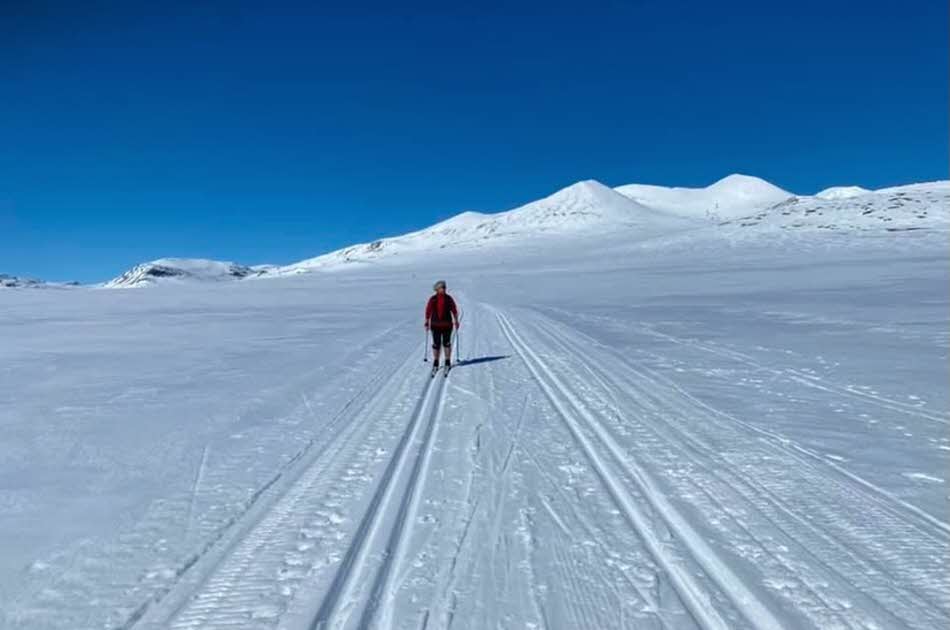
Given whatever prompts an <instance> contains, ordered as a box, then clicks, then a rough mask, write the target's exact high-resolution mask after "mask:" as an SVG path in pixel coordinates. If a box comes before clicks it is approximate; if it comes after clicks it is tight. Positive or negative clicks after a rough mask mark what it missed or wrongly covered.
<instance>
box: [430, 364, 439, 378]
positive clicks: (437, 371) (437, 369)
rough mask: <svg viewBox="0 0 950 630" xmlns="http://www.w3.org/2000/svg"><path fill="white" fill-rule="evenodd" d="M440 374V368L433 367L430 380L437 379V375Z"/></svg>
mask: <svg viewBox="0 0 950 630" xmlns="http://www.w3.org/2000/svg"><path fill="white" fill-rule="evenodd" d="M438 373H439V366H438V365H433V366H432V373H431V374H430V375H429V378H435V375H436V374H438Z"/></svg>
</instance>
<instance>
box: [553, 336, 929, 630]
mask: <svg viewBox="0 0 950 630" xmlns="http://www.w3.org/2000/svg"><path fill="white" fill-rule="evenodd" d="M537 329H538V330H539V331H542V332H544V334H545V337H546V338H547V339H548V340H549V341H551V342H554V343H555V344H557V345H558V346H560V348H561V349H562V350H563V351H564V352H565V353H566V354H568V355H570V356H572V357H574V358H575V360H578V361H580V363H581V365H582V367H584V369H586V370H587V371H588V372H589V373H590V375H591V376H592V377H593V378H594V379H595V380H596V381H598V382H599V383H600V384H601V386H602V387H603V388H604V390H605V391H606V392H611V391H619V392H624V395H629V396H633V397H634V398H640V399H641V404H644V405H646V406H647V407H652V406H653V403H651V402H650V396H651V395H653V396H656V397H660V398H661V396H659V394H658V392H661V391H663V390H664V389H668V390H670V391H672V392H674V393H675V394H676V395H677V396H679V397H681V398H682V404H681V405H674V406H673V407H671V408H670V410H669V412H670V413H674V414H677V415H679V414H684V416H683V417H695V418H696V423H695V424H698V425H700V426H705V425H706V424H707V423H708V424H709V426H715V425H716V424H720V425H722V427H723V430H730V428H729V427H728V425H725V424H723V420H722V419H717V416H724V417H725V419H727V421H731V422H734V423H736V424H737V425H738V426H741V427H742V428H744V429H749V430H750V433H752V434H753V435H755V434H766V435H768V436H769V437H770V438H771V439H766V440H759V441H758V444H759V445H760V446H766V447H768V448H771V449H773V452H776V453H778V454H780V455H784V456H786V457H791V458H792V460H793V461H795V462H797V464H796V465H795V466H794V470H796V471H799V474H801V475H802V476H805V477H807V478H809V479H810V481H808V482H807V484H808V485H809V486H810V487H815V488H816V489H818V488H820V489H822V490H826V489H829V488H835V487H841V486H840V485H839V481H840V482H844V485H845V486H848V488H847V489H845V488H842V490H846V491H850V492H851V494H846V495H843V496H842V499H844V498H845V497H848V498H849V499H851V498H852V497H853V496H854V494H856V495H857V496H863V499H862V503H864V502H866V503H865V505H866V506H867V508H866V510H865V511H867V510H876V509H882V510H884V512H883V513H878V516H877V517H875V518H874V522H875V523H877V524H878V526H879V527H885V526H886V527H889V528H893V527H897V528H901V527H903V528H911V529H914V530H916V531H917V532H918V533H919V534H922V535H924V536H926V537H927V538H929V539H930V541H920V543H921V544H922V546H918V547H914V548H913V549H908V550H907V551H906V552H905V553H906V554H923V555H926V554H928V553H930V554H937V555H940V554H941V550H943V551H945V550H946V548H947V536H946V534H945V532H944V531H943V527H941V525H943V523H942V521H939V520H937V519H934V518H933V517H930V516H929V515H928V514H926V513H923V512H922V511H920V510H918V509H917V508H916V507H914V506H910V505H908V504H905V503H904V502H903V501H900V500H899V499H897V498H896V497H893V495H890V494H886V493H885V495H883V496H881V495H879V493H878V492H877V491H876V490H879V489H877V488H876V486H875V487H873V489H870V490H871V492H870V493H869V492H868V490H869V489H868V488H865V487H864V484H862V483H860V481H863V480H861V479H860V478H857V479H858V481H859V483H857V484H854V483H853V482H854V481H855V479H852V478H851V476H848V475H845V476H843V477H838V476H837V473H838V472H841V471H840V470H839V468H840V467H838V466H832V467H831V468H830V469H829V468H826V469H825V471H826V474H830V475H831V476H832V477H831V478H825V479H821V478H815V474H820V472H821V468H820V467H819V468H818V469H815V470H814V472H811V471H812V468H813V467H814V466H815V465H816V462H815V461H812V460H809V459H805V458H803V457H802V455H803V454H805V455H809V456H811V455H812V454H811V453H810V452H809V451H807V450H806V449H802V448H800V447H797V445H795V444H794V442H791V441H790V440H788V439H784V438H783V439H776V437H775V435H774V434H772V433H771V432H768V431H764V430H761V429H759V428H758V427H754V426H752V425H749V424H748V423H746V422H743V421H741V420H739V419H737V418H734V417H733V416H729V415H728V414H723V413H722V412H718V410H715V409H713V408H710V407H708V406H707V405H705V404H703V403H701V401H698V400H696V399H695V398H694V397H692V396H691V395H689V394H688V393H687V392H685V391H684V390H682V389H681V388H679V387H678V386H676V385H675V384H674V383H672V382H669V381H668V379H666V378H664V377H662V376H661V375H659V374H657V373H654V372H653V371H652V370H649V369H648V368H645V367H643V366H641V367H640V369H641V370H646V371H648V372H649V374H650V376H648V375H647V374H643V373H641V372H640V371H639V370H634V369H633V368H632V367H630V366H627V365H626V364H625V363H624V362H623V361H622V359H620V358H619V357H612V355H610V356H609V358H611V359H614V360H616V361H617V363H616V364H615V365H616V369H615V370H604V369H602V368H600V367H598V364H597V362H594V361H592V360H591V359H590V357H589V356H587V354H588V352H589V350H585V348H584V347H583V346H584V344H581V343H579V342H575V341H574V340H572V339H571V338H570V337H571V335H569V334H567V332H566V331H564V330H560V326H558V328H557V329H555V328H554V325H553V323H552V322H547V323H544V320H542V321H539V322H537ZM572 332H573V331H572ZM573 334H575V335H577V336H578V337H584V336H583V335H582V334H580V333H576V332H573ZM584 339H585V341H586V342H587V344H590V343H594V340H590V339H587V338H586V337H584ZM605 352H607V353H608V355H609V350H607V349H605ZM603 356H604V355H602V358H603ZM626 371H630V372H631V374H633V375H635V376H636V378H635V379H634V380H631V379H630V378H629V377H627V378H625V377H624V376H623V375H622V374H623V373H624V372H626ZM641 391H642V393H641ZM647 392H652V394H649V393H647ZM689 405H692V406H690V407H688V406H689ZM657 411H662V410H657ZM709 414H714V415H712V417H709ZM665 415H666V414H665V413H659V414H658V415H656V416H655V417H656V418H658V419H659V418H664V417H665ZM685 426H686V425H684V424H683V423H676V422H670V421H669V420H666V421H665V422H663V427H662V429H661V427H659V426H653V427H652V430H653V431H654V433H655V434H656V436H657V437H658V438H660V439H666V440H667V441H670V440H671V439H672V442H673V443H675V444H679V446H678V447H677V449H678V451H679V453H680V457H681V458H682V459H683V461H693V462H694V463H695V465H696V466H697V467H698V468H707V469H708V467H707V462H708V461H710V459H711V460H712V461H716V462H717V465H716V466H715V467H713V468H712V469H708V473H707V475H708V479H713V478H715V479H716V480H718V481H719V482H721V484H723V486H722V487H723V488H727V489H728V490H727V491H728V492H730V493H733V494H736V495H737V496H738V497H740V500H743V501H745V502H748V505H749V507H750V508H752V509H753V510H756V511H757V512H759V513H760V514H761V516H762V517H763V518H764V519H767V522H768V523H769V526H770V527H772V528H774V530H775V531H776V532H777V533H784V534H785V535H788V536H789V537H791V538H792V539H793V540H794V538H795V537H794V535H793V534H792V532H790V531H788V529H787V528H788V527H789V525H792V526H794V527H795V528H798V530H799V531H804V532H808V533H809V535H810V538H809V539H808V541H803V542H801V543H800V544H801V553H802V554H804V555H806V556H809V557H811V558H812V561H813V566H815V567H822V569H821V570H823V571H825V572H826V574H827V575H828V579H831V580H833V581H836V582H837V584H839V585H840V586H842V587H844V588H847V589H859V591H860V592H855V591H854V590H851V596H852V597H855V598H857V599H861V598H863V597H865V596H867V595H869V594H871V593H874V594H877V595H881V596H886V597H892V598H897V599H898V600H899V601H900V602H901V605H902V608H901V611H902V612H903V614H904V615H905V616H906V615H908V614H909V615H914V614H915V611H916V613H917V614H918V615H926V616H928V617H929V618H930V622H931V623H938V624H943V623H946V621H947V617H946V607H945V604H941V603H939V602H937V601H935V600H933V599H932V598H931V597H928V596H927V595H925V594H923V593H919V592H915V591H913V590H911V589H910V588H908V585H907V583H906V579H904V578H902V576H901V575H896V574H894V572H893V568H890V567H888V566H886V565H885V564H882V559H881V558H878V557H877V556H876V554H872V555H863V554H860V553H858V552H857V551H856V550H852V549H851V548H850V547H849V545H848V544H847V543H846V542H845V541H842V540H839V539H837V538H836V537H835V536H834V534H833V533H832V532H827V531H824V530H823V529H821V528H819V527H817V526H816V525H815V524H814V523H812V522H811V520H809V519H806V518H803V517H802V516H801V511H802V507H801V506H797V507H796V506H792V505H790V503H789V501H788V500H787V498H786V497H784V495H783V493H781V492H776V491H775V489H774V488H772V486H774V485H775V484H774V483H772V482H771V481H768V480H765V479H762V480H759V479H755V478H752V477H749V476H747V475H741V474H738V473H737V472H735V471H733V470H732V469H731V467H730V466H729V465H728V464H727V462H725V461H722V459H721V458H720V457H719V456H718V455H717V454H716V453H714V452H712V451H710V448H709V446H708V445H706V444H705V443H704V442H703V441H702V439H701V438H699V437H697V436H694V435H692V434H691V433H690V432H689V431H687V430H686V429H685ZM667 434H668V435H667ZM740 448H741V447H740ZM756 448H758V447H756ZM697 455H699V456H700V457H699V458H698V459H697ZM814 459H818V460H819V461H820V462H821V463H828V462H826V461H825V460H823V459H821V458H818V457H817V456H814ZM819 466H820V465H819ZM845 472H846V471H845ZM803 483H805V482H803ZM702 492H704V493H707V491H706V490H702ZM707 496H708V498H709V499H710V500H712V501H714V502H715V501H717V499H715V498H714V497H712V496H710V495H708V493H707ZM770 513H771V514H772V516H769V514H770ZM922 516H926V517H929V518H922ZM776 519H777V520H776ZM743 529H745V527H743ZM745 531H746V533H747V534H749V535H750V536H752V537H753V538H755V536H754V535H753V534H752V532H750V531H748V530H747V529H745ZM904 531H907V530H906V529H905V530H904ZM895 538H900V536H896V535H895ZM931 541H932V542H931ZM895 544H897V543H896V542H895ZM835 554H844V555H843V556H842V557H841V558H839V561H838V562H836V563H829V559H830V558H831V557H834V555H835ZM776 560H778V559H777V558H776ZM872 576H887V579H885V580H881V579H878V580H871V577H872ZM812 595H813V596H814V597H815V598H816V599H817V600H823V599H824V598H823V596H822V595H821V593H819V592H817V591H812ZM825 603H826V604H828V602H825ZM866 604H867V605H871V606H873V607H874V608H875V609H876V610H877V613H878V616H879V617H881V618H882V619H886V620H887V623H889V624H903V623H908V619H907V617H904V618H903V619H902V620H898V618H897V616H895V611H891V610H887V609H884V608H883V607H881V606H880V605H879V604H876V603H875V602H874V601H873V600H868V601H867V602H866ZM834 608H835V606H833V605H829V610H833V609H834ZM925 611H926V612H925ZM918 621H919V619H918ZM838 623H841V624H844V625H846V626H847V625H853V624H852V620H849V619H840V620H839V622H838Z"/></svg>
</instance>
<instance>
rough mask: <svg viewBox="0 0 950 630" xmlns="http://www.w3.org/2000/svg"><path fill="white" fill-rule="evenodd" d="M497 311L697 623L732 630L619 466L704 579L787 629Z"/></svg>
mask: <svg viewBox="0 0 950 630" xmlns="http://www.w3.org/2000/svg"><path fill="white" fill-rule="evenodd" d="M494 310H495V316H496V318H497V319H498V323H499V325H500V326H501V329H502V332H503V333H504V335H505V337H506V338H507V339H508V341H509V342H510V343H511V345H512V348H513V349H514V350H515V352H516V353H517V354H518V355H519V357H520V358H521V359H522V361H523V362H524V364H525V366H526V367H527V368H528V370H529V372H531V374H532V375H533V376H534V378H535V380H536V381H537V383H538V385H539V386H540V387H541V389H542V391H543V392H544V393H545V395H546V396H547V398H548V399H549V400H550V401H551V404H552V405H553V406H554V408H555V409H556V410H557V412H558V414H559V415H560V416H561V418H562V420H563V421H564V423H565V425H566V426H567V428H568V430H569V431H570V432H571V434H572V435H573V436H574V439H575V441H576V442H577V443H578V445H579V446H580V447H581V448H582V450H583V451H584V453H585V456H586V457H587V459H588V461H589V462H590V463H591V465H592V467H593V469H594V470H595V471H596V472H597V474H598V476H599V477H600V479H601V481H602V482H603V484H604V486H605V488H606V489H607V491H608V492H609V494H610V495H611V497H612V498H613V500H614V502H615V503H616V504H617V506H618V508H620V510H621V511H622V512H623V513H624V514H625V516H626V517H627V520H628V522H629V523H630V524H631V525H632V526H633V528H634V530H635V531H636V532H637V534H638V535H639V537H640V538H641V539H642V540H643V542H644V543H645V545H646V546H647V548H648V549H649V551H650V553H651V555H652V556H653V557H654V559H655V560H656V561H657V563H658V565H659V566H660V567H662V568H663V570H664V571H665V572H666V573H667V575H668V576H669V578H670V581H671V583H672V585H673V586H674V588H675V590H676V591H677V593H678V595H679V597H680V599H681V601H682V602H683V603H684V605H685V606H686V607H687V609H688V610H689V612H690V614H691V615H692V617H693V620H694V621H695V622H696V623H697V625H699V626H700V627H702V628H706V629H707V630H711V629H717V630H719V629H722V630H726V629H728V628H731V626H730V624H729V623H728V622H727V621H726V620H725V619H723V618H722V616H720V615H719V614H718V612H717V611H716V610H715V609H714V608H713V607H712V606H710V605H709V599H710V598H709V594H708V593H707V590H706V589H705V588H704V587H703V585H702V584H701V583H700V582H699V581H698V580H697V578H696V576H694V575H693V573H692V572H691V571H690V570H689V569H688V568H687V567H685V566H683V565H682V564H680V563H679V562H678V561H677V560H676V559H675V558H674V557H673V556H672V555H671V554H670V553H669V551H668V550H667V549H666V545H665V543H664V542H663V541H662V540H661V536H660V534H659V532H658V531H657V529H656V527H655V526H654V525H653V524H651V517H650V515H649V514H647V513H646V512H644V510H643V509H642V508H641V507H640V505H639V504H638V500H637V497H636V496H634V495H633V494H631V492H630V491H629V490H628V489H627V487H626V486H625V484H624V482H623V480H622V478H621V475H619V474H618V473H617V471H616V468H615V467H617V468H619V469H620V470H622V471H624V473H626V476H628V477H629V478H630V479H632V480H634V482H635V484H636V486H637V489H638V490H639V493H640V494H641V495H642V496H643V497H644V498H646V500H647V502H648V503H649V504H650V506H651V507H652V508H653V511H654V512H655V514H657V515H659V516H660V517H661V518H662V520H663V521H664V522H665V524H666V526H667V527H668V528H669V530H670V531H672V532H674V533H675V534H676V538H677V539H678V540H679V541H680V542H681V543H682V544H683V545H684V546H685V547H686V550H687V551H688V552H689V553H690V554H691V556H692V558H693V559H694V560H695V561H696V562H697V563H698V564H699V565H700V566H701V567H702V568H703V570H704V572H705V574H706V576H707V577H708V578H709V579H710V580H711V581H713V582H714V583H715V584H716V585H717V586H718V588H719V589H720V590H721V592H722V593H723V594H725V595H726V596H727V597H728V598H729V599H730V601H731V602H732V604H733V605H734V606H735V608H736V609H737V610H738V611H739V612H740V614H742V615H743V616H744V617H745V618H746V620H748V622H749V623H750V624H751V625H752V626H754V627H756V628H762V629H767V630H775V629H780V628H783V627H784V626H783V624H782V623H781V622H780V621H779V620H778V618H777V617H776V616H775V615H774V614H773V613H772V611H771V610H770V609H769V608H768V607H767V606H766V604H765V603H764V602H762V601H761V600H760V599H759V598H758V597H757V596H756V595H755V594H754V593H753V592H752V591H751V590H750V589H749V588H748V587H747V586H746V585H745V583H744V582H743V581H742V579H741V578H740V577H739V576H737V575H736V574H735V573H734V572H733V571H732V569H731V568H730V567H729V565H728V564H727V563H726V562H725V561H723V560H722V559H721V558H720V557H719V556H718V554H716V552H715V551H714V550H713V549H712V548H711V547H710V546H709V545H708V544H707V543H706V541H705V540H703V538H702V537H701V536H700V535H699V534H698V533H697V532H696V531H695V530H694V529H693V527H692V526H691V525H690V524H689V522H688V520H687V519H686V518H685V517H684V516H683V515H682V514H680V513H679V512H678V511H677V510H676V508H674V507H673V506H672V505H671V504H670V503H669V501H668V500H667V499H666V498H665V497H664V496H663V495H662V494H661V493H660V492H659V491H658V490H657V488H656V486H655V483H654V482H653V481H652V480H651V479H650V478H649V476H648V475H647V474H646V472H645V471H644V470H643V469H642V468H641V467H639V466H638V465H637V464H636V462H633V461H630V460H629V459H628V458H625V457H624V454H623V451H622V449H621V448H620V446H619V445H618V444H617V443H616V442H615V441H614V439H613V438H612V437H611V435H610V434H609V433H608V432H607V431H605V429H604V427H603V426H602V425H601V423H600V422H599V421H598V420H597V419H596V418H595V417H594V415H593V414H592V413H591V412H590V411H589V410H588V409H587V408H586V407H585V406H584V405H583V403H581V402H580V400H578V398H577V396H575V395H574V394H573V393H572V392H571V391H570V390H569V389H568V388H567V387H566V386H565V385H564V384H563V383H561V381H560V380H559V379H558V377H557V376H555V375H554V373H553V372H552V371H551V370H550V368H548V367H547V365H546V364H545V363H544V362H543V361H542V360H541V359H540V357H538V355H537V354H536V353H534V352H533V351H532V350H531V348H530V347H529V346H528V345H527V344H526V343H525V342H524V341H523V340H522V339H521V337H520V336H519V335H518V333H517V332H516V331H515V329H514V327H513V326H512V324H511V322H510V321H509V320H508V318H507V317H506V316H505V315H504V314H503V313H502V312H501V311H499V310H497V309H494ZM582 425H584V426H585V427H586V428H587V429H589V430H590V431H592V432H593V433H594V435H596V436H597V440H598V443H599V446H600V447H602V448H605V449H606V451H607V453H606V455H605V454H604V453H603V452H602V451H601V449H600V448H598V444H595V443H594V442H593V441H592V440H591V439H589V438H588V437H587V436H586V435H585V432H584V431H583V430H582Z"/></svg>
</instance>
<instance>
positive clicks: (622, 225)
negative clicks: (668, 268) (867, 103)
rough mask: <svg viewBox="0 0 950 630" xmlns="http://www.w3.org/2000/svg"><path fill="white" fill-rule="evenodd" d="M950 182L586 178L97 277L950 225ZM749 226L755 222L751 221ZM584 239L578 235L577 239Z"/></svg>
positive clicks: (189, 276) (285, 269) (177, 276)
mask: <svg viewBox="0 0 950 630" xmlns="http://www.w3.org/2000/svg"><path fill="white" fill-rule="evenodd" d="M948 202H950V183H948V182H936V183H929V184H915V185H910V186H901V187H896V188H887V189H882V190H878V191H868V190H866V189H863V188H860V187H857V186H839V187H833V188H828V189H826V190H823V191H821V192H820V193H818V194H816V195H814V196H795V195H793V194H792V193H789V192H788V191H785V190H782V189H781V188H778V187H777V186H774V185H773V184H770V183H769V182H767V181H765V180H762V179H759V178H757V177H750V176H747V175H729V176H728V177H725V178H723V179H721V180H719V181H717V182H715V183H714V184H711V185H710V186H707V187H705V188H666V187H662V186H650V185H644V184H630V185H627V186H620V187H618V188H616V189H611V188H609V187H607V186H605V185H604V184H602V183H600V182H597V181H594V180H587V181H581V182H577V183H575V184H573V185H571V186H568V187H566V188H563V189H561V190H559V191H557V192H555V193H553V194H552V195H549V196H548V197H545V198H543V199H539V200H537V201H533V202H531V203H528V204H526V205H524V206H520V207H518V208H514V209H512V210H507V211H504V212H499V213H496V214H485V213H480V212H463V213H461V214H458V215H456V216H454V217H452V218H450V219H448V220H445V221H442V222H440V223H437V224H435V225H433V226H431V227H428V228H425V229H422V230H419V231H416V232H411V233H409V234H404V235H401V236H395V237H390V238H383V239H378V240H375V241H372V242H370V243H360V244H357V245H352V246H349V247H345V248H343V249H340V250H337V251H334V252H330V253H328V254H323V255H321V256H317V257H315V258H310V259H307V260H303V261H300V262H297V263H294V264H290V265H286V266H282V267H279V266H273V265H261V266H257V267H248V266H244V265H238V264H235V263H232V262H220V261H213V260H200V259H180V258H163V259H160V260H154V261H151V262H147V263H143V264H141V265H138V266H136V267H134V268H133V269H130V270H129V271H127V272H126V273H124V274H122V275H121V276H119V277H118V278H115V279H113V280H111V281H109V282H107V283H106V284H105V286H107V287H141V286H148V285H153V284H160V283H165V282H181V281H203V282H209V281H211V282H217V281H226V280H240V279H243V278H247V277H251V276H283V275H288V274H298V273H306V272H310V271H314V270H318V269H319V270H329V269H335V268H343V267H350V266H353V265H354V264H356V265H358V264H369V263H378V262H384V261H400V262H403V261H407V260H410V259H412V258H413V257H418V256H423V255H426V256H428V255H431V254H432V253H433V252H442V251H444V252H464V251H468V252H479V253H483V254H484V255H490V252H492V251H498V250H497V248H498V247H508V248H512V247H515V248H517V247H520V246H522V245H524V246H526V247H529V248H532V247H533V248H534V249H535V250H537V249H539V248H544V247H546V246H547V245H548V244H551V245H553V244H554V243H557V244H559V245H562V246H563V245H565V244H568V245H569V244H571V243H575V244H576V243H581V242H582V241H581V240H576V239H584V238H588V241H584V242H588V243H589V238H590V237H597V238H599V237H600V235H610V236H611V237H612V238H615V239H616V238H619V239H621V240H626V241H642V240H647V239H652V238H654V237H665V236H673V237H674V238H676V239H678V238H679V236H678V235H679V234H686V233H687V232H689V235H688V236H687V238H689V239H695V238H699V239H702V238H704V237H710V236H714V235H716V234H717V233H719V232H721V231H723V230H726V231H728V230H729V229H731V228H742V233H743V235H745V236H747V237H755V235H756V234H757V233H758V232H759V231H763V230H764V232H768V231H769V230H784V231H788V230H798V229H811V230H833V231H847V230H855V231H868V230H887V231H903V230H913V229H923V228H947V227H950V218H948V213H950V209H948V208H950V203H948ZM748 228H757V230H749V229H748ZM577 246H578V247H582V246H583V245H577Z"/></svg>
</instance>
